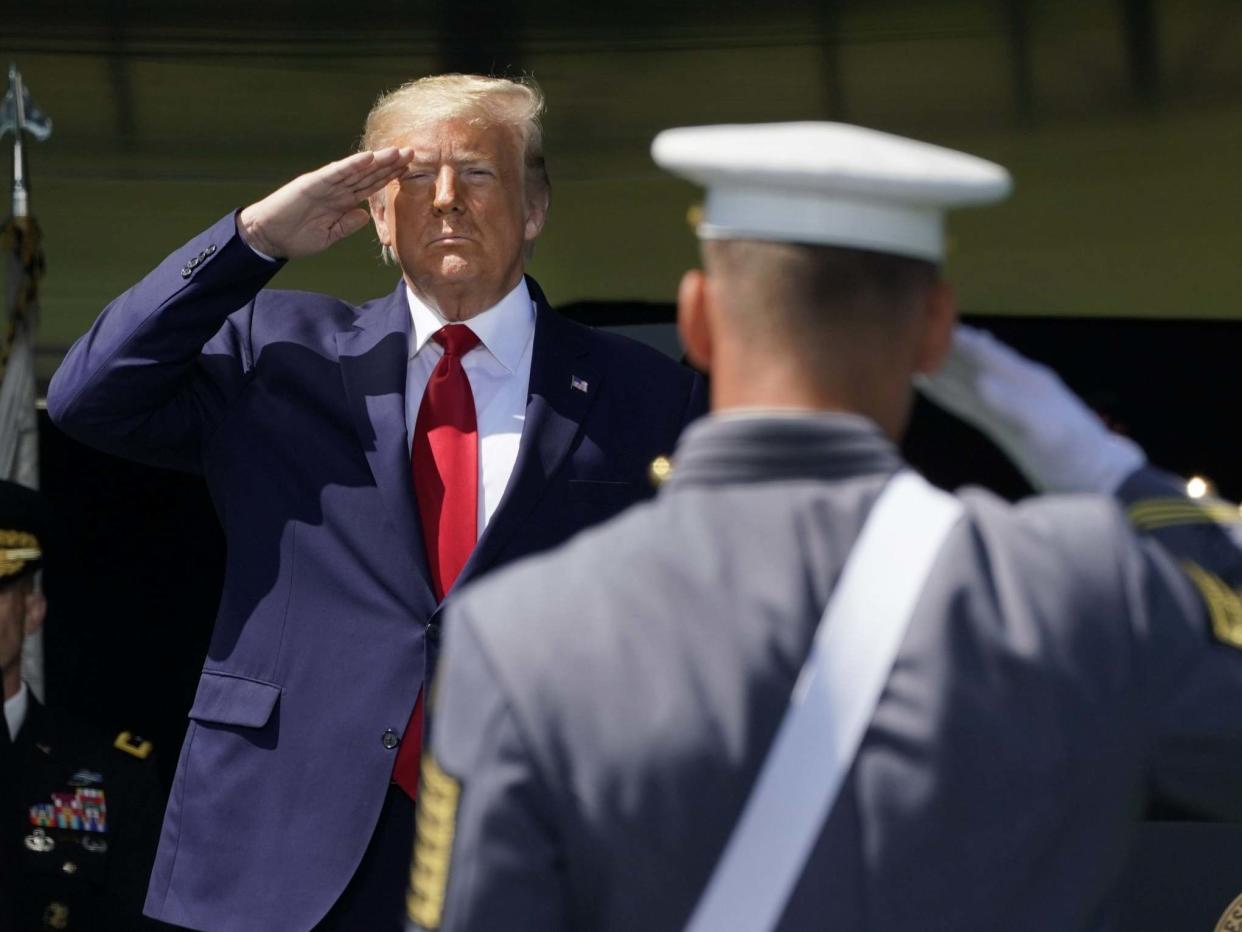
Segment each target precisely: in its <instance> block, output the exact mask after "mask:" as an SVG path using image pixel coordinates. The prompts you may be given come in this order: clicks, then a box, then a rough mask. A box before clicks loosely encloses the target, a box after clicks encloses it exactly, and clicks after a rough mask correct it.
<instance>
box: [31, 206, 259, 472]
mask: <svg viewBox="0 0 1242 932" xmlns="http://www.w3.org/2000/svg"><path fill="white" fill-rule="evenodd" d="M280 267H281V263H276V262H269V261H266V260H264V259H262V258H260V257H259V256H257V255H256V254H255V253H254V252H253V250H251V249H250V247H249V246H247V245H246V243H245V241H244V240H242V239H241V237H240V236H238V234H237V227H236V221H235V220H234V216H233V214H229V215H228V216H226V217H224V218H222V219H221V220H220V221H218V222H217V223H216V224H214V225H213V226H211V227H210V228H208V229H207V230H206V231H205V232H203V233H201V234H200V235H198V236H197V237H195V238H194V239H192V240H190V241H189V242H188V243H186V244H185V245H184V246H182V247H181V248H179V249H177V250H175V251H174V252H173V253H172V254H171V255H169V256H168V257H167V258H166V259H165V260H164V261H163V262H162V263H160V265H159V266H157V267H156V268H155V270H154V271H152V272H151V273H150V274H149V275H147V276H146V277H145V278H144V279H142V281H140V282H139V283H138V284H137V285H135V286H134V287H133V288H131V289H129V290H128V291H126V292H125V293H124V294H123V295H121V296H120V297H119V298H117V299H116V300H115V301H113V302H112V303H111V304H109V305H108V306H107V308H105V309H104V311H103V313H102V314H101V315H100V316H99V319H98V320H96V321H95V323H94V325H93V326H92V327H91V329H90V330H89V331H87V333H86V334H85V335H84V336H82V337H81V338H80V339H79V340H78V341H77V342H76V343H74V345H73V346H72V347H71V348H70V350H69V353H68V354H67V355H66V356H65V360H64V362H63V363H62V364H61V366H60V368H59V369H58V370H57V372H56V375H55V376H54V377H53V379H52V382H51V385H50V386H49V388H48V413H49V415H50V416H51V418H52V420H53V421H54V422H55V423H56V424H57V425H58V426H59V427H60V428H61V429H62V430H64V431H65V432H66V433H68V434H69V435H71V436H73V437H75V438H77V439H78V440H81V441H82V442H84V443H87V444H90V445H91V446H95V447H98V448H99V449H102V450H106V451H108V452H110V453H115V454H117V455H120V456H125V457H128V458H130V459H137V460H140V461H143V462H149V463H152V464H154V465H158V466H168V467H172V468H176V469H183V470H187V471H191V472H198V471H201V468H202V467H201V461H202V452H203V445H204V441H205V439H206V438H207V437H209V436H210V434H211V432H212V430H213V429H214V427H215V426H216V425H217V424H218V423H219V421H220V419H221V418H222V416H223V413H224V411H225V410H226V409H227V406H228V404H229V402H230V401H231V400H232V399H233V398H234V397H236V395H237V393H238V392H239V391H240V390H241V387H242V385H243V384H244V381H245V376H246V373H247V371H248V370H249V368H250V365H251V362H252V360H251V353H250V347H249V329H250V324H249V318H250V314H251V312H252V310H253V304H254V301H255V298H256V295H258V293H259V291H260V289H262V288H263V286H264V285H266V284H267V282H268V281H269V280H270V279H271V277H272V275H274V274H275V273H276V271H277V270H278V269H279V268H280Z"/></svg>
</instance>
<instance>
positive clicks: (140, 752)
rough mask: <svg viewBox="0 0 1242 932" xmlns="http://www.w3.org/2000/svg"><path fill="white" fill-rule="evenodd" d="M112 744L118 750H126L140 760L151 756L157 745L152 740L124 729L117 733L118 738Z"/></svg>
mask: <svg viewBox="0 0 1242 932" xmlns="http://www.w3.org/2000/svg"><path fill="white" fill-rule="evenodd" d="M112 746H113V747H114V748H116V749H117V750H118V751H124V752H125V753H126V754H129V755H130V756H132V757H136V758H138V759H139V760H146V759H147V758H148V757H150V756H151V752H152V751H154V750H155V745H153V744H152V743H151V742H150V741H148V740H146V739H145V738H140V737H138V736H137V735H135V734H131V733H130V732H128V731H123V732H121V733H120V734H119V735H117V736H116V740H115V741H113V742H112Z"/></svg>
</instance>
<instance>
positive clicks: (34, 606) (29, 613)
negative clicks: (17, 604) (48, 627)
mask: <svg viewBox="0 0 1242 932" xmlns="http://www.w3.org/2000/svg"><path fill="white" fill-rule="evenodd" d="M46 617H47V599H46V598H45V597H44V595H43V593H42V592H38V591H36V590H35V589H33V588H32V589H31V590H30V591H29V592H28V593H26V618H25V624H24V626H25V634H26V637H30V635H32V634H34V633H35V632H36V631H38V630H39V629H40V628H42V627H43V619H44V618H46Z"/></svg>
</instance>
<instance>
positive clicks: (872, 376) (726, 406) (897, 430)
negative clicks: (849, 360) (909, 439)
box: [711, 352, 911, 442]
mask: <svg viewBox="0 0 1242 932" xmlns="http://www.w3.org/2000/svg"><path fill="white" fill-rule="evenodd" d="M850 369H851V370H852V371H851V372H849V373H842V374H841V375H840V376H839V377H836V378H833V377H826V376H824V374H823V373H820V374H818V375H817V376H816V377H814V378H812V377H809V376H808V375H807V373H806V372H805V371H803V367H801V366H800V365H799V364H798V362H797V361H796V360H793V359H789V358H784V359H779V360H778V359H762V358H751V359H749V360H747V359H745V358H744V356H743V355H742V354H737V355H734V354H730V353H727V352H726V353H717V354H716V355H715V356H714V357H713V359H712V371H711V403H712V410H713V411H728V410H731V409H735V408H800V409H804V410H809V411H838V412H843V413H847V414H858V415H861V416H862V417H865V418H868V419H870V420H872V421H874V422H875V423H876V424H877V425H879V427H880V429H881V430H882V431H884V433H885V435H886V436H887V437H888V438H889V439H890V440H893V441H894V442H898V441H900V439H901V436H902V434H903V433H904V432H905V427H906V421H907V419H908V418H909V414H910V402H911V392H910V383H909V380H908V379H907V380H905V381H904V382H903V380H902V379H901V378H900V377H898V376H892V377H889V378H884V377H878V376H877V374H876V373H875V372H867V373H863V372H860V371H859V367H858V366H856V365H855V366H851V367H850ZM890 375H892V374H891V373H890Z"/></svg>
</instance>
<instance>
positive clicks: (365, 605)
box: [48, 75, 705, 930]
mask: <svg viewBox="0 0 1242 932" xmlns="http://www.w3.org/2000/svg"><path fill="white" fill-rule="evenodd" d="M541 109H542V98H541V97H540V95H539V93H538V91H537V90H535V89H534V88H532V87H530V86H527V85H524V84H520V83H515V82H510V81H505V80H498V79H489V78H479V77H474V76H461V75H446V76H441V77H436V78H427V79H423V80H421V81H415V82H412V83H411V84H408V85H406V86H404V87H402V88H400V89H398V90H396V91H394V92H392V93H391V94H388V95H386V96H385V97H382V98H381V99H380V101H379V102H378V103H377V104H376V106H375V108H374V109H373V110H372V112H371V114H370V115H369V117H368V119H367V125H366V131H365V134H364V137H363V142H362V146H361V150H362V151H360V152H359V153H357V154H356V155H353V156H350V157H348V158H345V159H342V160H340V161H338V162H333V163H331V164H329V165H327V166H324V167H323V168H321V169H318V170H317V171H313V172H310V173H308V174H306V175H302V176H300V177H299V178H296V179H294V180H293V181H291V182H290V183H289V184H287V185H285V186H284V187H282V188H280V189H279V190H277V191H276V192H274V193H273V194H271V195H270V196H268V197H267V198H264V199H263V200H261V201H258V202H257V203H255V204H251V205H250V206H248V207H246V208H245V209H243V210H241V211H238V212H236V213H235V214H234V213H230V214H229V215H227V216H225V217H224V218H223V219H222V220H220V221H219V222H217V223H216V224H214V225H213V226H211V227H210V228H208V229H207V230H206V231H205V232H203V233H201V234H200V235H198V236H196V237H195V238H194V239H192V240H191V241H190V242H189V243H187V244H186V245H185V246H183V247H181V248H179V249H177V250H175V251H174V252H173V253H172V254H171V255H170V256H169V257H168V258H167V259H165V260H164V262H162V263H161V264H160V265H159V266H158V267H157V268H156V269H155V270H154V271H153V272H151V273H150V274H149V275H147V276H146V277H145V278H144V279H143V280H142V281H140V282H139V283H138V284H137V285H135V286H134V287H133V288H131V289H130V290H129V291H127V292H126V293H125V294H123V295H122V296H121V297H119V298H117V299H116V300H115V301H114V302H112V304H110V305H109V306H108V308H107V309H105V311H104V313H103V314H102V315H101V317H100V318H99V320H98V321H97V322H96V323H95V324H94V326H93V327H92V328H91V330H90V331H89V332H88V333H87V334H86V335H85V336H84V337H82V338H81V339H80V340H79V341H78V342H77V343H76V344H75V345H74V347H73V348H72V349H71V350H70V352H69V354H68V356H67V357H66V359H65V362H64V364H63V365H62V367H61V369H60V371H59V372H57V374H56V377H55V378H54V379H53V382H52V385H51V388H50V389H49V392H48V408H49V411H50V412H51V415H52V417H53V419H54V420H55V421H56V423H58V424H59V425H60V426H61V427H63V428H64V429H65V430H66V431H67V432H69V433H71V434H73V435H74V436H76V437H78V438H80V439H82V440H83V441H85V442H87V443H90V444H93V445H95V446H97V447H100V448H101V449H104V450H108V451H112V452H114V453H117V454H120V455H122V456H127V457H130V458H134V459H139V460H143V461H146V462H150V463H155V464H158V465H163V466H171V467H175V468H180V469H188V470H193V471H197V472H201V473H202V474H203V475H204V476H205V477H206V480H207V482H208V485H209V488H210V491H211V494H212V497H213V500H214V502H215V505H216V510H217V513H218V514H219V517H220V520H221V523H222V524H223V526H224V530H225V534H226V538H227V545H228V560H227V570H226V577H225V584H224V592H223V596H222V599H221V605H220V609H219V614H218V617H217V621H216V625H215V629H214V632H213V636H212V641H211V646H210V648H209V651H208V656H207V660H206V663H205V665H204V669H203V674H202V678H201V680H200V685H199V689H198V693H197V695H196V697H195V700H194V704H193V707H192V708H191V710H190V719H191V723H190V727H189V730H188V732H187V734H186V738H185V743H184V746H183V748H182V751H181V757H180V760H179V762H178V767H177V775H176V778H175V781H174V785H173V788H172V793H171V796H170V799H169V803H168V809H167V813H166V816H165V822H164V828H163V834H162V838H161V842H160V849H159V854H158V857H157V860H156V864H155V868H154V870H153V872H152V877H151V884H150V889H149V891H148V897H147V903H146V910H147V912H148V914H150V915H152V916H156V917H158V918H160V919H164V920H166V921H169V922H174V923H177V924H179V925H183V926H189V927H192V928H197V929H239V930H240V929H264V930H281V929H309V928H312V927H315V926H318V927H320V928H331V929H364V928H365V929H373V930H382V929H387V928H397V927H399V923H400V917H401V914H402V896H403V892H404V888H405V876H404V874H405V869H406V867H407V866H408V863H409V852H410V850H411V843H412V839H411V835H412V805H411V802H410V796H411V794H412V793H413V792H414V791H415V786H416V784H415V783H414V782H412V781H411V780H410V779H408V777H409V775H410V774H411V773H415V774H416V773H417V764H418V753H417V752H418V749H419V744H420V741H419V735H420V733H421V726H422V714H421V710H422V706H423V686H424V684H425V683H426V682H428V681H429V676H430V671H431V669H432V668H433V666H434V661H435V654H436V649H437V645H438V643H439V623H440V618H441V612H442V608H443V603H444V598H445V595H446V594H450V593H451V591H453V590H455V589H457V588H460V586H461V585H462V584H463V583H464V582H466V581H467V580H469V579H471V578H474V577H476V576H478V575H480V574H482V573H485V572H487V571H489V570H491V569H492V568H494V567H496V566H498V565H500V564H502V563H506V562H509V561H511V560H513V559H515V558H517V557H520V556H523V555H526V554H530V553H534V552H537V551H540V550H544V549H546V548H548V547H550V546H552V545H554V544H557V543H559V542H561V541H563V540H565V539H566V538H568V537H569V536H570V535H572V534H573V533H574V532H576V531H577V530H579V529H581V528H583V527H585V526H588V525H591V524H594V523H597V522H599V521H601V520H603V519H605V518H607V517H610V516H611V515H613V514H615V513H616V512H618V511H620V510H621V509H623V508H624V507H626V506H627V505H628V504H630V503H632V502H634V501H636V500H638V499H640V498H643V497H645V496H646V495H647V494H648V492H649V484H648V482H647V479H646V474H647V468H648V465H649V463H650V462H651V461H652V459H653V458H654V457H656V456H658V455H659V454H661V453H665V452H667V451H669V450H671V449H672V447H673V445H674V442H675V441H676V439H677V437H678V435H679V434H680V432H681V429H682V427H683V425H684V424H685V423H686V422H687V421H688V420H690V419H692V418H693V417H695V416H696V415H697V414H698V413H700V411H701V410H702V409H703V407H704V404H705V399H704V393H703V388H702V384H701V380H700V379H699V377H698V376H696V375H695V374H693V373H692V372H691V371H690V370H688V369H685V368H683V367H680V366H678V365H677V364H676V363H674V362H673V361H671V360H669V359H667V358H665V357H663V356H661V355H660V354H658V353H656V352H655V351H653V350H650V349H648V348H646V347H644V346H642V345H639V344H636V343H634V342H631V341H628V340H625V339H622V338H619V337H617V336H615V335H612V334H607V333H601V332H596V331H593V330H590V329H588V328H585V327H581V326H578V325H576V324H573V323H571V322H569V321H567V320H565V319H562V318H561V317H559V316H558V315H557V314H555V313H554V312H553V311H552V310H551V309H550V308H549V306H548V304H547V301H546V299H545V298H544V296H543V294H542V292H541V291H540V290H539V287H538V286H537V285H536V284H535V282H534V281H533V280H532V279H529V278H527V277H525V275H524V271H525V260H526V257H527V256H528V255H529V252H530V249H531V247H532V245H533V243H534V241H535V239H536V238H537V237H538V235H539V233H540V231H541V229H542V227H543V223H544V218H545V216H546V213H547V207H548V198H549V186H548V179H547V173H546V170H545V168H544V162H543V156H542V142H541V136H540V130H539V123H538V117H539V114H540V111H541ZM364 200H369V203H370V208H371V209H370V212H369V214H368V211H367V210H365V209H363V207H362V206H361V205H362V203H363V201H364ZM369 220H373V221H374V225H375V229H376V231H377V233H378V236H379V240H380V243H381V245H382V246H383V247H384V251H385V253H386V254H387V255H388V256H390V257H393V258H395V259H396V261H397V263H398V264H399V265H400V268H401V272H402V278H401V281H399V282H398V284H397V287H396V289H395V290H394V291H393V292H392V294H390V295H388V296H386V297H383V298H379V299H376V300H374V301H370V302H368V303H366V304H363V305H362V306H360V307H354V306H352V305H350V304H348V303H347V302H345V301H342V300H339V299H337V298H332V297H328V296H325V295H318V294H309V293H294V292H287V291H278V290H274V289H269V288H267V287H266V286H267V284H268V282H269V281H270V280H271V279H272V277H273V276H274V275H275V274H276V273H277V271H279V269H280V268H281V266H282V265H283V264H284V262H286V261H288V260H292V259H296V258H300V257H303V256H309V255H313V254H315V253H317V252H320V251H322V250H324V249H326V248H328V247H329V246H331V245H332V244H333V243H335V242H336V241H337V240H339V239H342V238H343V237H345V236H348V235H350V234H351V233H355V232H357V231H359V230H361V229H362V228H363V227H364V226H366V225H367V223H368V221H369ZM450 597H451V595H450Z"/></svg>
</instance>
